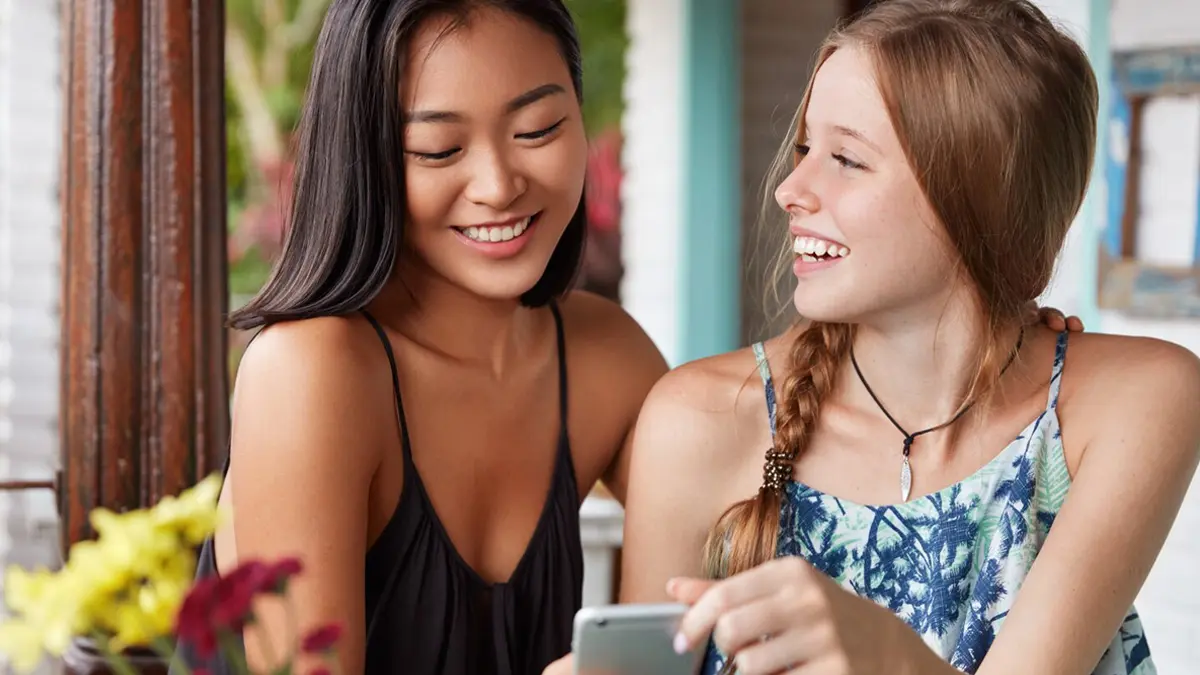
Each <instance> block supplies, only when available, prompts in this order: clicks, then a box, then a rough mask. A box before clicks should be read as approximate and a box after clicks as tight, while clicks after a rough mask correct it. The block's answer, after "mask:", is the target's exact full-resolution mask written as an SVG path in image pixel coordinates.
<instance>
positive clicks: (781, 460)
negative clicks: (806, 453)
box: [759, 446, 796, 494]
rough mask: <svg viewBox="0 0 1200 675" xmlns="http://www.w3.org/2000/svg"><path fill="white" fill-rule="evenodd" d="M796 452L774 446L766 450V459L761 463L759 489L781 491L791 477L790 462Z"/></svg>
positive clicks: (794, 459)
mask: <svg viewBox="0 0 1200 675" xmlns="http://www.w3.org/2000/svg"><path fill="white" fill-rule="evenodd" d="M795 461H796V453H794V452H788V451H784V450H778V449H776V448H775V447H774V446H772V447H771V448H769V449H768V450H767V461H766V462H764V463H763V484H762V487H761V488H759V489H760V490H768V491H770V492H774V493H777V494H778V493H782V492H783V487H784V485H786V484H787V482H788V481H790V480H791V479H792V463H793V462H795Z"/></svg>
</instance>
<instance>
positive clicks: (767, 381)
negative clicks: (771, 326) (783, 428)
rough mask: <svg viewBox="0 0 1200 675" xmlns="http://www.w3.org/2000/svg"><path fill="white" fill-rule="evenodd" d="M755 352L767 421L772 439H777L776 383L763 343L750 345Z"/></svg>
mask: <svg viewBox="0 0 1200 675" xmlns="http://www.w3.org/2000/svg"><path fill="white" fill-rule="evenodd" d="M750 347H751V349H753V350H754V363H755V365H756V366H758V376H759V377H760V378H762V382H763V393H764V394H765V395H766V399H767V419H768V420H769V421H770V424H771V438H775V408H776V405H775V381H774V380H773V379H772V377H771V364H769V363H767V350H766V349H765V348H764V347H763V343H761V342H755V343H754V344H752V345H750Z"/></svg>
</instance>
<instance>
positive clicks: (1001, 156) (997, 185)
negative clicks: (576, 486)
mask: <svg viewBox="0 0 1200 675" xmlns="http://www.w3.org/2000/svg"><path fill="white" fill-rule="evenodd" d="M818 63H819V65H818V67H817V69H816V71H815V73H814V75H813V79H812V80H811V82H810V85H809V88H808V91H807V93H806V96H805V99H804V103H803V105H802V106H801V108H800V110H799V112H798V114H797V118H796V124H795V135H794V138H793V139H792V140H791V141H790V142H789V144H788V147H787V149H786V150H787V153H786V157H785V162H786V164H787V166H786V167H785V170H784V172H785V173H786V177H784V178H782V179H781V180H780V181H777V182H775V183H772V184H773V185H777V186H778V187H777V189H775V191H774V197H775V199H776V201H777V202H778V205H779V206H780V208H781V209H782V210H783V212H784V213H785V214H786V216H787V220H788V227H787V230H786V234H785V231H784V230H783V228H781V229H780V235H781V238H783V237H786V238H787V240H788V242H789V250H790V251H792V252H793V254H792V255H791V256H790V260H789V262H790V263H791V267H792V271H793V272H794V274H795V277H796V282H797V287H796V291H795V296H794V303H795V307H796V309H797V311H798V313H799V314H800V316H803V317H806V321H802V322H800V323H799V324H797V325H796V326H795V327H794V328H793V329H791V330H789V331H788V332H787V333H785V334H784V335H780V336H778V337H776V338H774V339H771V340H768V341H767V342H765V343H764V344H758V345H754V346H753V348H750V349H744V350H740V351H737V352H733V353H730V354H724V355H721V356H717V357H714V358H710V359H705V360H701V361H698V362H695V363H691V364H688V365H686V366H684V367H682V368H679V369H677V370H675V371H673V372H672V373H670V374H669V375H667V376H666V377H665V378H664V379H662V380H660V382H659V383H658V384H657V385H656V386H655V388H654V389H653V390H652V392H651V394H650V396H649V398H648V400H647V402H646V404H645V407H644V408H643V411H642V413H641V417H640V418H639V422H638V426H637V430H636V432H635V440H634V450H633V455H632V457H633V459H632V467H631V478H630V484H629V491H628V499H627V504H626V506H627V522H626V538H625V548H624V569H623V573H622V599H623V601H626V602H645V601H663V600H668V599H672V598H673V599H676V600H679V601H683V602H686V603H689V604H692V605H693V606H692V608H691V610H690V611H689V613H688V615H687V616H686V617H685V619H684V621H683V625H682V628H681V632H680V636H679V637H678V646H679V647H690V646H694V645H698V644H704V641H706V640H710V642H709V645H710V647H709V653H708V658H707V660H706V665H705V671H706V672H723V671H728V670H731V669H733V668H734V666H736V670H737V672H739V673H743V674H757V673H782V672H788V673H804V674H806V675H807V674H818V673H830V674H833V673H837V674H844V673H871V674H874V673H883V672H888V673H922V674H928V675H934V674H937V673H943V672H944V673H950V672H959V671H964V672H969V673H987V674H989V675H996V674H1008V673H1023V674H1039V673H1044V674H1046V675H1050V674H1053V675H1065V674H1070V673H1078V674H1081V675H1082V674H1084V673H1096V674H1097V675H1118V674H1120V675H1127V674H1129V673H1137V674H1139V675H1144V674H1146V673H1152V672H1154V666H1153V663H1152V661H1151V659H1150V658H1149V651H1148V646H1147V641H1146V638H1145V635H1144V634H1143V631H1142V626H1141V623H1140V621H1139V620H1138V616H1137V613H1136V611H1134V610H1133V609H1132V605H1133V601H1134V598H1135V596H1136V595H1137V593H1138V589H1139V588H1140V587H1141V584H1142V583H1143V581H1144V579H1145V577H1146V575H1147V573H1148V572H1149V570H1150V567H1151V565H1152V564H1153V562H1154V559H1155V557H1156V555H1157V553H1158V551H1159V549H1160V547H1161V546H1162V544H1163V541H1164V539H1165V537H1166V535H1167V532H1168V530H1169V529H1170V526H1171V523H1172V521H1173V519H1174V517H1175V514H1176V512H1177V511H1178V509H1179V506H1180V503H1181V501H1182V499H1183V496H1184V493H1185V491H1186V490H1187V487H1188V485H1189V483H1190V481H1191V478H1192V476H1193V474H1194V472H1195V469H1196V465H1197V460H1198V457H1200V415H1198V414H1197V405H1198V402H1200V360H1197V358H1196V356H1195V355H1193V354H1191V353H1190V352H1188V351H1186V350H1184V349H1182V348H1180V347H1177V346H1175V345H1172V344H1168V343H1165V342H1160V341H1157V340H1152V339H1147V338H1134V337H1117V336H1109V335H1097V334H1078V335H1073V336H1071V337H1070V340H1069V341H1068V339H1067V334H1066V333H1058V332H1055V331H1053V330H1050V329H1048V328H1046V327H1044V326H1032V327H1031V326H1029V325H1026V324H1024V322H1023V321H1022V320H1021V314H1022V307H1023V306H1024V305H1025V304H1026V303H1028V302H1029V301H1031V300H1033V299H1034V298H1036V297H1038V296H1039V295H1040V294H1041V293H1042V292H1043V291H1044V290H1045V289H1046V287H1047V284H1048V283H1049V281H1050V278H1051V273H1052V271H1053V266H1054V262H1055V259H1056V257H1057V255H1058V254H1059V252H1060V251H1061V249H1062V246H1063V242H1064V239H1065V236H1066V233H1067V229H1068V226H1069V225H1070V223H1071V222H1072V220H1073V219H1074V218H1075V217H1076V214H1077V211H1078V209H1079V207H1080V204H1081V203H1082V201H1083V198H1084V194H1085V192H1086V190H1087V187H1088V182H1089V175H1090V172H1091V168H1092V163H1093V154H1094V144H1095V135H1096V116H1097V87H1096V80H1095V77H1094V75H1093V72H1092V70H1091V68H1090V66H1089V64H1088V60H1087V57H1086V55H1085V54H1084V52H1083V50H1082V49H1080V47H1079V46H1078V45H1077V44H1076V43H1075V42H1073V41H1072V40H1071V39H1070V38H1069V37H1067V36H1066V35H1065V34H1064V33H1063V32H1061V31H1060V30H1058V29H1057V28H1056V27H1055V26H1054V25H1052V23H1051V22H1050V21H1049V20H1048V19H1047V18H1046V16H1045V15H1044V14H1043V13H1042V12H1041V11H1040V10H1039V9H1038V8H1037V7H1036V6H1034V5H1033V4H1032V3H1031V2H1028V1H1027V0H889V1H888V2H882V3H879V4H878V5H876V6H875V7H874V8H873V9H872V10H869V11H868V12H867V13H866V14H865V15H863V16H861V17H860V18H858V19H857V20H856V21H854V22H853V23H850V24H849V25H847V26H845V27H844V28H843V29H841V30H839V31H837V32H835V33H834V34H833V35H832V36H831V37H830V38H829V40H828V42H827V43H826V45H825V47H824V48H823V49H822V51H821V53H820V56H819V59H818ZM1068 342H1069V345H1070V349H1069V350H1068ZM756 371H757V373H758V374H759V375H761V379H762V383H763V385H762V386H759V385H758V384H757V381H758V379H759V377H758V375H755V372H756ZM764 448H770V449H769V450H767V452H766V456H765V459H766V461H765V465H764V455H763V449H764ZM747 497H749V499H747ZM731 505H732V506H731ZM714 524H715V527H714ZM710 635H711V637H710Z"/></svg>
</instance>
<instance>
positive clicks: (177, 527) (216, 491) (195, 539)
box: [151, 474, 221, 546]
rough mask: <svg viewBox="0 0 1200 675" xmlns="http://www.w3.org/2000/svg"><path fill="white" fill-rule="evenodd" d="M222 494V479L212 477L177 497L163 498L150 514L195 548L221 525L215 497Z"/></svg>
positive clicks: (157, 523) (215, 476) (156, 521)
mask: <svg viewBox="0 0 1200 675" xmlns="http://www.w3.org/2000/svg"><path fill="white" fill-rule="evenodd" d="M220 493H221V476H220V474H212V475H210V476H209V477H207V478H205V479H204V480H202V481H200V482H199V483H197V484H196V485H194V486H193V487H191V488H189V489H187V490H185V491H183V492H182V493H181V494H180V495H179V497H171V496H167V497H163V498H162V500H161V501H159V502H158V504H155V505H154V508H153V509H152V510H151V515H152V517H153V518H154V522H155V524H156V525H158V526H159V527H162V528H164V529H167V530H169V531H173V532H178V533H179V535H180V536H182V537H183V539H184V541H186V542H187V543H188V544H189V545H192V546H195V545H197V544H199V543H201V542H202V541H204V540H205V539H207V538H208V537H210V536H211V535H212V534H213V532H215V531H216V529H217V526H218V525H219V524H220V523H219V521H220V513H219V512H218V510H217V497H218V496H219V495H220Z"/></svg>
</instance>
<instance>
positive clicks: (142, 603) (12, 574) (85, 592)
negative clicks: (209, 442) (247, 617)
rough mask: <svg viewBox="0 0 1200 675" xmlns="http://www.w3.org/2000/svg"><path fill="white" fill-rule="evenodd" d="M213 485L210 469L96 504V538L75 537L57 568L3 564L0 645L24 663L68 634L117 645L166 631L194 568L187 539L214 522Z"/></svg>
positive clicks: (59, 648) (59, 649)
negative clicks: (115, 502) (138, 497)
mask: <svg viewBox="0 0 1200 675" xmlns="http://www.w3.org/2000/svg"><path fill="white" fill-rule="evenodd" d="M220 487H221V477H220V476H219V475H215V474H214V475H213V476H209V477H208V478H206V479H204V480H203V481H201V482H200V483H198V484H197V485H195V486H194V487H192V488H190V489H188V490H185V491H183V493H181V494H180V495H179V496H178V497H165V498H163V499H162V500H161V501H160V502H159V503H158V504H157V505H155V506H154V507H152V508H149V509H138V510H134V511H129V512H126V513H120V514H118V513H114V512H113V511H111V510H109V509H104V508H98V509H95V510H93V511H92V513H91V514H90V517H89V519H90V521H91V523H92V526H93V527H94V528H95V530H96V533H97V535H98V536H97V538H96V539H95V540H90V541H80V542H77V543H76V544H74V545H73V546H72V547H71V549H70V551H69V552H68V557H67V561H66V564H65V565H64V566H63V568H62V569H61V570H58V571H57V572H49V571H47V570H38V571H35V572H26V571H24V570H21V569H19V568H15V567H14V568H10V569H9V570H8V571H7V575H6V580H5V600H6V601H7V603H8V606H9V607H10V609H11V610H12V612H13V614H14V615H15V618H14V619H13V620H11V621H8V622H7V623H4V624H2V625H0V651H3V653H5V654H8V655H10V657H11V658H12V660H13V665H14V667H16V668H17V670H19V671H28V670H30V669H32V668H33V667H35V666H36V665H37V664H38V662H39V660H40V658H41V655H42V653H43V652H45V653H49V654H51V655H55V656H61V655H62V653H63V652H64V651H65V650H66V648H67V647H68V646H69V644H70V642H71V639H72V638H75V637H79V636H86V635H93V634H95V633H100V634H101V635H104V636H108V637H110V638H111V644H110V645H109V647H110V649H112V650H113V651H120V650H122V649H125V648H127V647H131V646H140V645H148V644H149V643H151V642H152V641H154V640H155V639H157V638H160V637H165V636H168V635H170V634H171V632H172V631H173V629H174V624H175V618H176V615H177V614H178V611H179V606H180V604H181V603H182V602H183V598H184V596H186V595H187V591H188V589H189V588H190V586H191V583H192V577H193V575H194V573H195V568H196V557H195V552H194V547H195V546H196V545H197V544H199V543H200V542H201V541H203V540H204V539H206V538H207V537H209V536H211V535H212V534H213V532H215V530H216V527H217V524H218V511H217V503H216V502H217V495H218V493H219V491H220Z"/></svg>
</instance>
